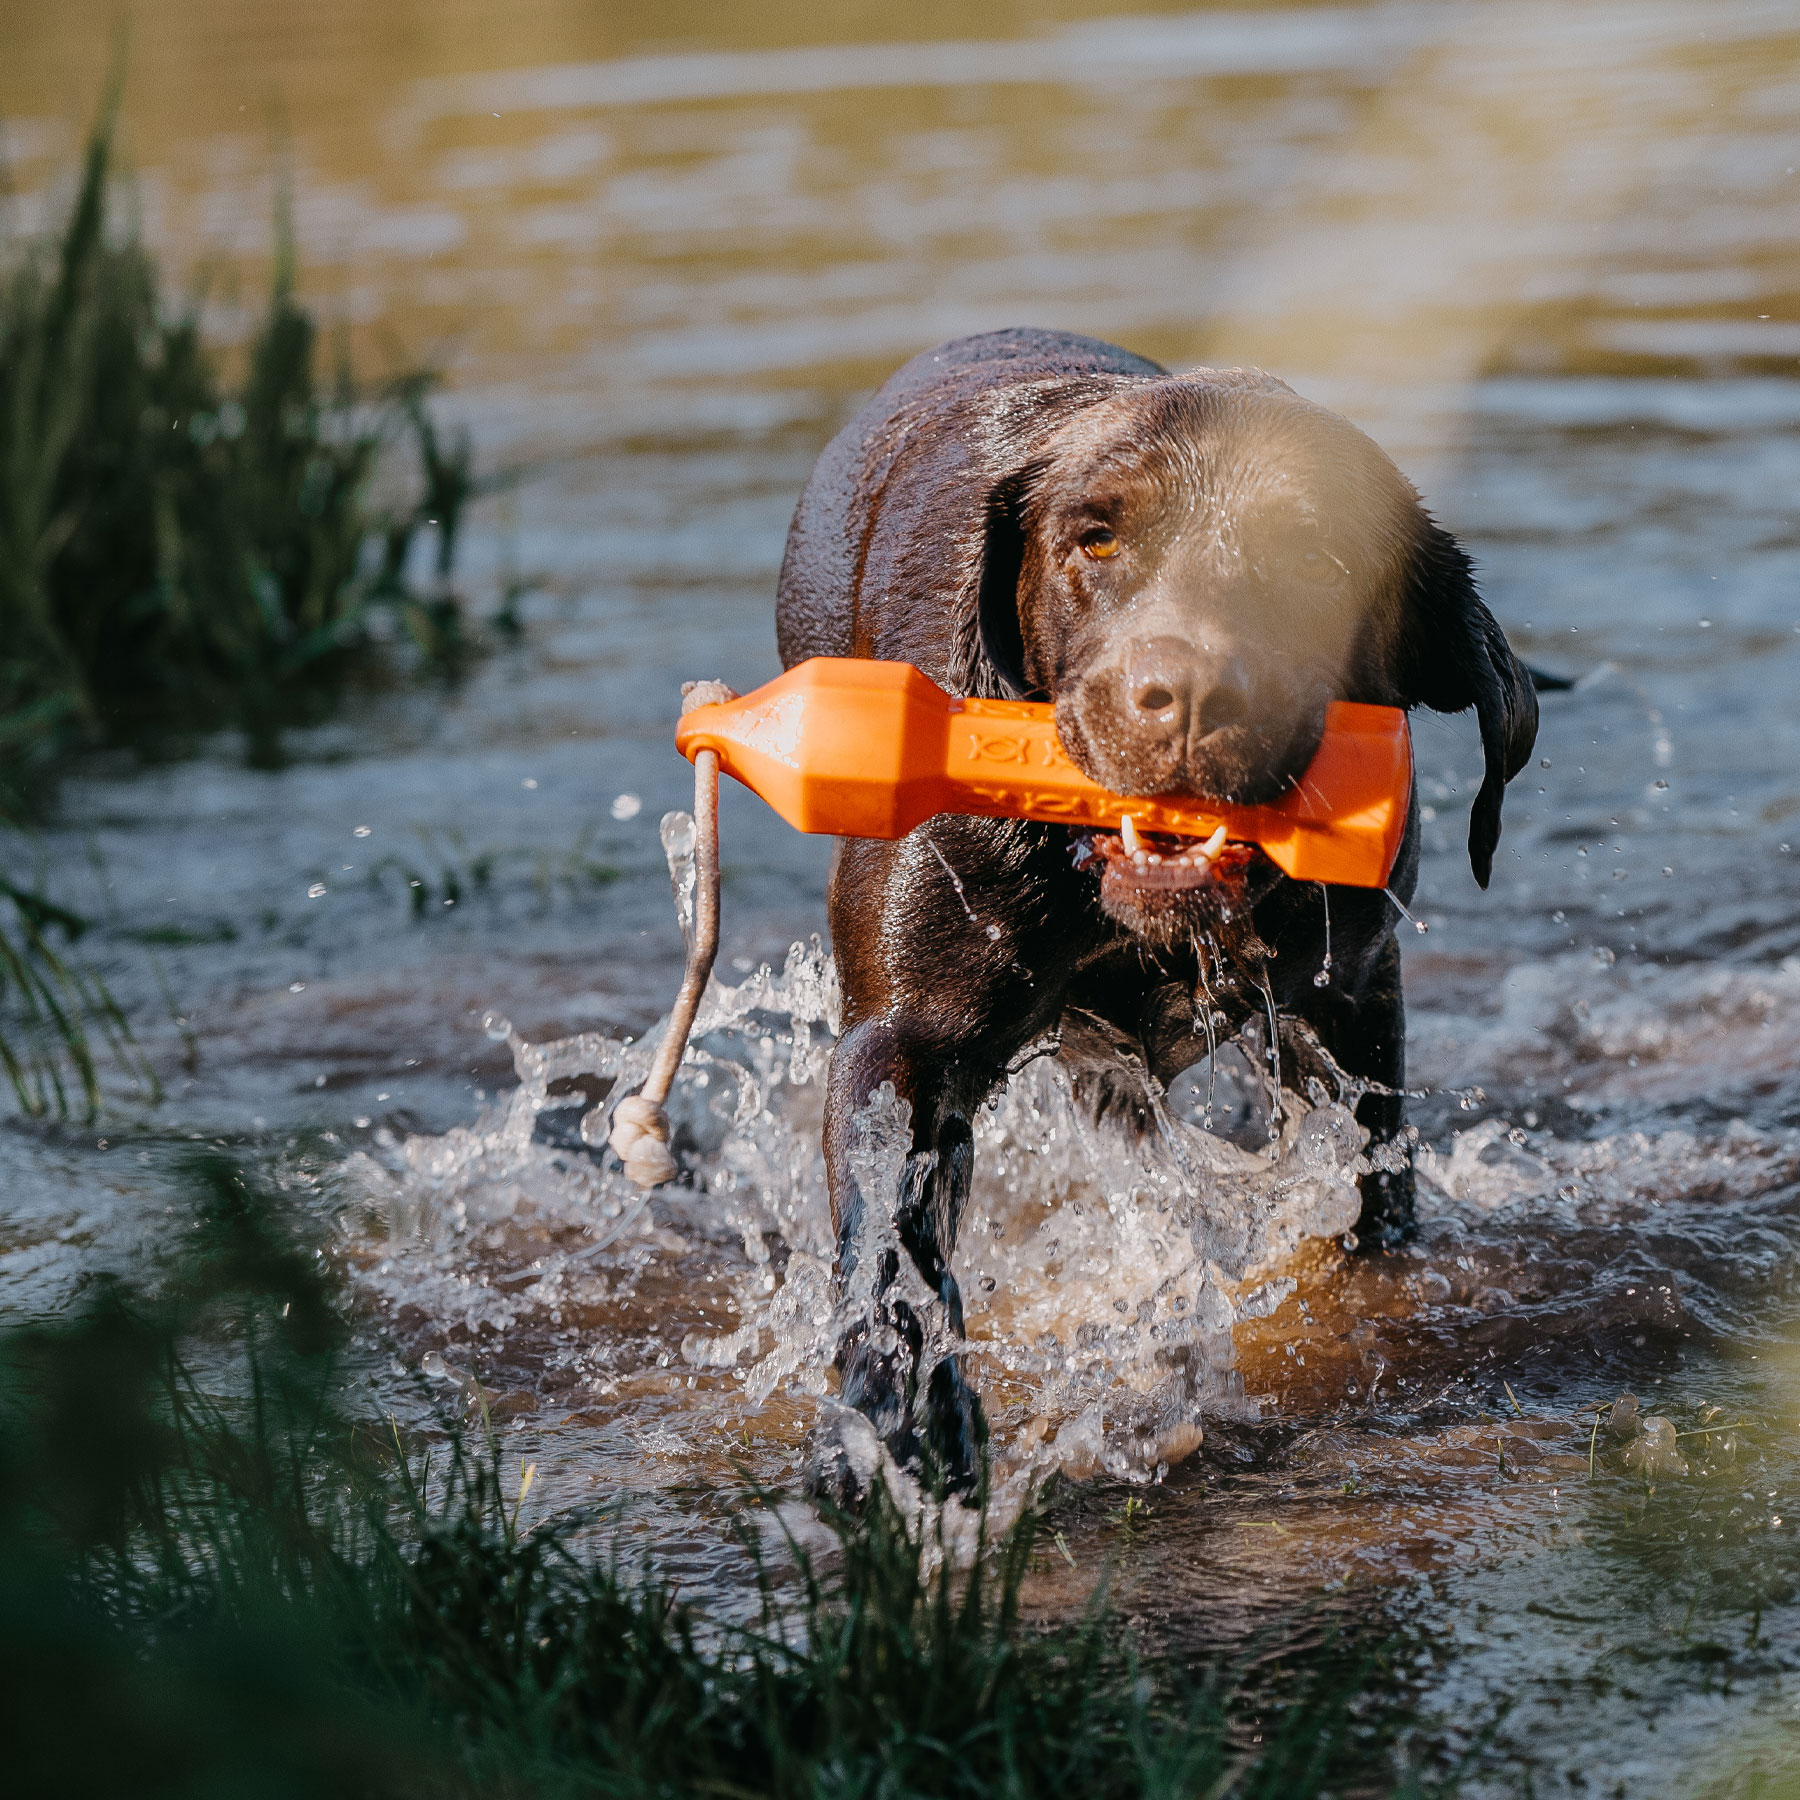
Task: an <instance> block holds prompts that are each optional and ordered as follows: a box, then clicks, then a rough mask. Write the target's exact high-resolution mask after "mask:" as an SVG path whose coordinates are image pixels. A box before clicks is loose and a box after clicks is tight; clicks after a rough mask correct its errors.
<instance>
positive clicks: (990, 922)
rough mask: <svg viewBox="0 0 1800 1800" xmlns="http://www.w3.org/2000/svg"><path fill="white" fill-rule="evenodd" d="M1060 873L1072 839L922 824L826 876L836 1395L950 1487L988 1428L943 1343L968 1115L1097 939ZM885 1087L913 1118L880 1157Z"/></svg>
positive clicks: (856, 851) (950, 1340)
mask: <svg viewBox="0 0 1800 1800" xmlns="http://www.w3.org/2000/svg"><path fill="white" fill-rule="evenodd" d="M1073 879H1074V878H1073V873H1072V871H1071V870H1070V867H1069V859H1068V850H1067V845H1066V842H1064V841H1062V840H1061V839H1060V838H1059V837H1058V836H1056V835H1053V834H1052V833H1051V831H1049V830H1048V829H1047V828H1044V827H1040V826H1019V825H1016V824H1002V823H999V822H997V821H993V820H985V819H968V818H941V819H935V820H933V821H932V822H931V823H930V824H929V825H926V826H923V827H921V828H920V829H919V830H918V831H916V832H914V833H913V834H912V835H911V836H910V837H908V838H906V839H904V840H902V841H900V842H898V843H870V842H866V841H859V840H849V841H846V842H845V844H844V845H843V847H842V850H841V851H840V854H839V858H838V864H837V867H836V869H835V871H834V873H833V878H832V892H831V923H832V938H833V943H834V946H835V949H836V952H837V961H838V974H839V978H840V980H841V981H842V983H843V989H844V1013H845V1020H846V1025H847V1029H846V1031H845V1033H844V1036H843V1038H842V1039H841V1040H840V1041H839V1043H838V1046H837V1050H836V1052H835V1053H834V1055H833V1057H832V1064H831V1076H830V1081H829V1083H828V1086H827V1092H826V1107H825V1168H826V1176H827V1180H828V1182H829V1185H830V1190H831V1208H832V1223H833V1225H834V1227H835V1229H836V1233H837V1252H838V1279H839V1285H840V1289H841V1292H842V1295H843V1298H844V1300H845V1302H846V1309H845V1324H844V1334H843V1337H842V1340H841V1342H840V1345H839V1347H838V1351H837V1358H836V1360H837V1365H838V1369H839V1372H840V1375H841V1377H842V1390H841V1391H842V1395H843V1398H844V1399H845V1400H846V1401H847V1402H848V1403H849V1404H850V1405H851V1406H853V1407H855V1408H856V1409H857V1410H858V1411H859V1412H860V1413H862V1414H863V1416H864V1417H865V1418H867V1419H868V1420H869V1421H870V1423H871V1424H872V1425H873V1426H874V1428H875V1432H876V1434H877V1435H878V1436H879V1437H880V1438H881V1440H882V1442H883V1443H884V1444H885V1445H886V1447H887V1449H888V1451H889V1452H890V1453H891V1454H892V1456H893V1457H894V1459H895V1460H896V1461H897V1462H899V1463H900V1464H901V1465H903V1466H906V1465H911V1466H913V1467H914V1468H922V1469H923V1470H924V1472H925V1473H926V1474H927V1475H928V1476H929V1477H931V1478H933V1479H935V1480H939V1481H942V1482H943V1483H944V1484H945V1485H947V1486H948V1487H950V1488H951V1489H954V1490H958V1491H962V1492H967V1491H968V1490H970V1489H971V1488H972V1487H973V1486H974V1484H975V1482H976V1480H977V1478H978V1476H979V1471H980V1464H981V1445H982V1440H983V1435H984V1426H983V1423H982V1417H981V1407H980V1404H979V1402H978V1400H977V1399H976V1397H975V1395H974V1393H973V1391H972V1390H971V1389H970V1387H969V1384H968V1380H967V1377H966V1374H965V1371H964V1367H963V1358H962V1356H961V1355H960V1353H959V1352H958V1351H957V1350H956V1348H955V1347H954V1346H955V1345H956V1344H958V1343H959V1342H960V1340H961V1337H962V1329H963V1317H962V1296H961V1294H960V1293H959V1292H958V1289H957V1285H956V1278H955V1276H954V1275H953V1274H952V1272H951V1267H950V1261H951V1256H952V1254H953V1253H954V1251H955V1248H956V1233H957V1227H958V1226H959V1225H960V1224H961V1222H962V1214H963V1208H964V1206H965V1204H966V1203H967V1200H968V1196H969V1182H970V1176H971V1173H972V1169H973V1161H974V1154H973V1153H974V1141H973V1133H972V1131H971V1129H970V1122H971V1120H972V1119H973V1117H974V1114H975V1108H976V1107H977V1106H979V1105H980V1103H981V1101H982V1100H983V1099H984V1098H986V1096H987V1095H988V1094H990V1093H991V1092H992V1091H993V1090H994V1089H995V1088H996V1087H997V1086H998V1085H999V1084H1000V1083H1001V1082H1002V1081H1003V1080H1004V1079H1005V1074H1006V1068H1007V1064H1008V1062H1009V1060H1010V1059H1011V1057H1012V1056H1013V1055H1014V1054H1015V1053H1016V1051H1017V1050H1018V1049H1019V1047H1020V1046H1021V1045H1023V1044H1025V1043H1027V1042H1029V1041H1030V1040H1031V1039H1032V1038H1034V1037H1036V1036H1039V1035H1041V1034H1042V1033H1043V1032H1044V1031H1045V1030H1046V1029H1047V1027H1049V1026H1051V1025H1053V1024H1054V1023H1055V1021H1056V1020H1057V1019H1058V1018H1059V1017H1060V1016H1061V1011H1062V997H1063V992H1064V989H1065V987H1066V984H1067V975H1068V970H1069V969H1070V967H1072V966H1073V963H1074V961H1075V959H1076V958H1077V957H1078V956H1079V954H1080V952H1081V950H1082V948H1083V945H1084V944H1085V942H1086V939H1087V937H1088V936H1090V935H1092V932H1093V929H1094V927H1093V925H1092V924H1091V923H1090V922H1089V921H1087V920H1086V919H1085V917H1084V915H1083V914H1082V913H1081V912H1080V911H1079V910H1077V909H1076V908H1073V907H1070V906H1069V905H1067V904H1066V902H1065V903H1064V904H1060V905H1059V904H1058V903H1057V900H1058V891H1059V890H1060V889H1066V888H1068V887H1069V886H1070V885H1071V884H1072V882H1073ZM884 1086H887V1087H891V1089H892V1092H893V1096H894V1099H895V1100H896V1101H900V1102H904V1104H905V1106H906V1107H907V1109H908V1112H909V1136H908V1137H907V1139H906V1140H905V1142H904V1143H903V1144H901V1145H899V1146H897V1147H896V1146H891V1145H890V1146H889V1153H886V1154H877V1153H875V1152H876V1150H877V1149H878V1148H879V1145H878V1142H877V1140H879V1141H880V1143H881V1144H887V1143H888V1140H889V1139H891V1136H892V1133H893V1130H894V1126H893V1124H892V1123H891V1120H892V1114H891V1112H890V1113H889V1114H888V1115H887V1117H888V1119H889V1121H890V1122H889V1123H887V1124H886V1125H884V1124H883V1104H882V1090H883V1088H884ZM884 1131H885V1132H886V1133H887V1138H883V1135H882V1134H883V1132H884ZM826 1480H827V1484H828V1485H836V1481H835V1478H833V1477H831V1476H830V1475H829V1474H827V1476H826Z"/></svg>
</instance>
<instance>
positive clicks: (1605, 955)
mask: <svg viewBox="0 0 1800 1800" xmlns="http://www.w3.org/2000/svg"><path fill="white" fill-rule="evenodd" d="M1618 960H1619V959H1618V958H1617V957H1616V956H1615V955H1614V954H1613V953H1612V951H1611V950H1609V949H1608V948H1607V946H1606V945H1605V944H1596V945H1595V946H1594V961H1595V962H1596V963H1597V964H1599V966H1600V967H1601V968H1603V969H1610V968H1611V967H1612V966H1613V964H1614V963H1616V962H1617V961H1618Z"/></svg>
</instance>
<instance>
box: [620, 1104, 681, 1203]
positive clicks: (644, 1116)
mask: <svg viewBox="0 0 1800 1800" xmlns="http://www.w3.org/2000/svg"><path fill="white" fill-rule="evenodd" d="M607 1141H608V1142H609V1143H610V1144H611V1145H612V1147H613V1150H614V1151H615V1153H616V1154H617V1155H618V1158H619V1160H620V1161H621V1162H622V1163H623V1164H624V1165H625V1175H626V1178H627V1179H628V1180H629V1181H630V1182H631V1183H632V1185H633V1186H634V1187H641V1188H653V1187H661V1186H662V1184H663V1183H664V1182H665V1181H673V1180H674V1179H675V1177H676V1176H677V1175H679V1174H680V1173H681V1165H680V1164H679V1163H678V1162H677V1161H676V1160H675V1157H674V1154H673V1153H672V1152H671V1151H670V1149H669V1115H668V1113H667V1112H666V1111H665V1110H664V1109H663V1108H662V1107H660V1106H658V1105H657V1103H656V1102H655V1101H654V1100H651V1099H648V1098H647V1097H646V1096H645V1095H643V1094H628V1095H627V1096H626V1097H625V1098H624V1099H623V1100H621V1101H620V1102H619V1104H618V1105H617V1106H616V1107H615V1108H614V1109H613V1119H612V1135H611V1136H610V1137H609V1138H608V1140H607Z"/></svg>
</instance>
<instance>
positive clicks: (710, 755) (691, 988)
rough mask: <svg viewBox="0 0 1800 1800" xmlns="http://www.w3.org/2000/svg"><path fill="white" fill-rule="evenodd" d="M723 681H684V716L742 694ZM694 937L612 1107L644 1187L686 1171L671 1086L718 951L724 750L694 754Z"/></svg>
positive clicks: (615, 1134)
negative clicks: (663, 1011) (638, 1076)
mask: <svg viewBox="0 0 1800 1800" xmlns="http://www.w3.org/2000/svg"><path fill="white" fill-rule="evenodd" d="M736 698H737V695H736V694H734V693H733V692H732V691H731V689H730V688H728V687H727V686H726V685H725V684H724V682H722V681H689V682H684V683H683V684H682V689H681V711H682V714H683V716H684V717H685V716H686V715H687V714H688V713H691V712H692V711H693V710H694V708H695V707H697V706H715V705H718V704H720V703H722V702H724V701H727V700H735V699H736ZM694 875H695V881H694V941H693V943H692V944H691V945H690V946H689V948H688V958H687V967H686V969H685V970H684V971H683V973H682V977H681V991H680V992H679V993H678V994H677V995H676V996H675V1004H674V1006H673V1007H672V1008H671V1009H670V1012H669V1028H668V1030H667V1031H665V1032H664V1033H663V1037H662V1042H661V1043H660V1044H658V1045H657V1047H656V1056H655V1059H654V1060H653V1061H652V1062H651V1064H650V1073H649V1075H648V1076H646V1077H645V1080H644V1085H643V1086H642V1087H641V1088H639V1089H638V1091H637V1092H636V1093H635V1094H627V1095H626V1097H625V1098H624V1099H623V1100H621V1101H620V1102H619V1104H618V1105H617V1106H615V1107H614V1108H613V1116H612V1134H611V1136H610V1138H609V1139H608V1142H609V1143H611V1145H612V1147H613V1149H614V1150H615V1151H616V1152H617V1153H618V1156H619V1160H620V1161H621V1162H622V1163H624V1165H625V1173H626V1175H627V1176H628V1177H629V1178H630V1179H631V1181H632V1182H633V1183H634V1184H635V1185H636V1186H638V1187H641V1188H653V1187H660V1186H661V1185H662V1183H663V1182H665V1181H672V1180H673V1179H674V1178H675V1176H676V1175H678V1174H679V1173H680V1172H681V1165H680V1164H679V1163H677V1162H676V1160H675V1153H674V1152H673V1151H672V1150H671V1149H670V1148H669V1114H668V1111H667V1101H668V1098H669V1089H670V1088H672V1087H673V1086H674V1085H675V1071H676V1070H677V1069H679V1068H680V1067H681V1059H682V1056H683V1055H684V1054H685V1053H686V1051H687V1041H688V1034H689V1032H691V1031H692V1030H693V1029H694V1017H695V1015H696V1014H697V1013H698V1012H699V1010H700V1000H701V997H702V996H703V995H704V994H705V992H706V984H707V982H708V981H709V980H710V979H711V977H712V966H713V958H714V957H716V956H717V955H718V953H719V753H718V752H717V751H716V750H702V751H700V752H699V753H698V754H697V755H696V756H695V758H694Z"/></svg>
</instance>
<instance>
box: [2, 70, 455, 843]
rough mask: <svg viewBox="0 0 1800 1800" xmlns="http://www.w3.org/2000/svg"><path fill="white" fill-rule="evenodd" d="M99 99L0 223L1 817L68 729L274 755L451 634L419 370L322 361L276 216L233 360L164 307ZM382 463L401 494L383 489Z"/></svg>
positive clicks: (448, 494) (449, 488)
mask: <svg viewBox="0 0 1800 1800" xmlns="http://www.w3.org/2000/svg"><path fill="white" fill-rule="evenodd" d="M113 116H114V108H113V107H112V106H111V105H109V106H108V107H107V108H106V109H105V111H104V112H103V114H102V118H101V121H100V123H99V124H98V125H97V126H96V128H95V129H94V131H93V133H92V134H91V136H90V139H89V141H88V144H87V146H86V151H85V155H84V157H83V161H82V165H81V175H80V180H79V183H78V185H77V188H76V191H75V194H74V198H73V200H72V202H71V204H70V206H69V210H68V213H67V217H66V219H65V221H64V222H63V224H62V226H61V228H60V230H58V231H54V232H49V233H45V234H42V235H37V236H25V235H22V234H19V233H17V232H15V233H13V234H12V235H11V236H10V237H8V236H7V235H6V234H5V232H4V230H3V228H0V817H4V816H5V815H6V814H7V813H9V812H10V813H11V814H12V815H13V816H15V817H16V816H20V815H28V814H30V813H32V812H34V811H37V810H41V808H42V806H43V804H44V803H45V800H46V797H47V795H48V793H49V792H50V790H51V785H52V783H53V779H54V776H55V773H56V771H57V769H58V768H59V766H61V764H62V763H63V762H64V760H65V759H66V758H67V756H68V755H69V753H70V752H71V751H74V750H77V749H80V748H83V747H88V746H95V745H112V746H119V745H127V746H133V747H136V748H139V749H150V750H157V749H166V748H168V747H169V746H170V745H171V744H173V743H175V742H178V741H179V740H181V739H183V738H186V737H191V736H192V735H193V734H196V733H202V732H209V731H213V730H217V729H219V728H221V727H236V728H237V729H238V730H240V731H241V732H242V733H243V734H244V738H245V740H246V742H247V745H248V749H249V754H250V757H251V759H252V760H253V761H254V762H257V763H262V764H267V763H271V762H273V761H275V760H277V758H278V757H279V754H280V743H281V734H282V732H283V731H284V730H285V729H287V728H289V727H291V726H295V725H301V724H306V723H309V722H312V721H315V720H317V719H319V718H321V717H323V716H325V715H326V714H328V713H329V712H330V710H331V709H332V707H333V706H335V705H336V704H337V703H338V701H339V700H340V699H341V697H342V695H343V693H344V692H345V690H346V688H347V687H348V686H349V685H350V684H351V683H352V682H354V681H357V680H366V679H370V678H372V677H374V676H376V675H378V674H380V673H381V672H382V671H383V670H384V669H387V668H391V666H392V663H393V660H394V659H393V657H392V655H391V653H390V652H389V651H388V650H387V649H386V647H385V646H386V642H387V641H388V640H392V641H394V642H404V641H406V640H408V639H410V641H411V643H412V644H413V646H414V647H415V660H422V661H424V662H426V663H429V664H430V665H432V666H434V667H436V668H440V669H442V668H453V667H454V666H455V665H456V664H457V662H458V660H459V658H460V657H461V656H463V655H464V654H465V653H466V651H467V649H468V640H467V636H466V634H465V632H464V631H463V628H462V615H461V609H460V607H459V605H458V603H457V599H456V595H455V590H454V587H453V585H452V576H453V570H454V563H455V556H456V545H457V533H458V528H459V526H460V523H461V520H462V516H463V511H464V507H465V505H466V503H467V501H468V500H469V498H470V497H471V495H472V493H473V492H474V490H475V483H474V480H473V477H472V473H471V456H470V447H469V444H468V441H467V439H466V437H464V436H462V435H460V434H447V433H445V432H444V431H443V430H442V429H441V428H440V426H439V425H438V423H437V422H436V421H435V420H434V419H433V417H432V415H431V412H430V409H429V406H428V404H427V394H428V390H429V387H430V381H429V379H428V377H426V376H425V375H424V374H422V373H418V372H414V373H412V374H408V375H406V376H403V377H401V378H399V379H397V380H394V381H391V382H388V383H386V384H385V385H383V386H381V387H379V388H365V387H363V386H361V385H359V383H358V382H357V380H356V379H355V377H354V376H353V374H352V373H351V371H350V368H349V364H348V362H347V360H345V359H344V358H341V357H340V358H338V359H336V363H335V366H334V367H331V368H329V369H328V368H327V367H326V363H327V358H326V356H325V354H324V352H323V349H322V346H321V333H320V329H319V326H318V323H317V321H316V319H315V318H314V317H313V315H312V314H311V313H310V312H309V311H308V309H307V308H306V307H305V306H304V305H303V304H302V302H301V301H300V299H299V298H298V296H297V294H296V291H295V281H294V257H293V252H292V245H291V234H290V233H289V232H288V231H287V230H286V228H285V226H284V225H283V224H282V223H281V221H280V220H279V219H278V220H277V244H278V254H277V259H276V270H275V276H274V281H273V285H272V288H271V291H270V294H269V297H268V303H267V306H266V308H265V309H264V311H263V315H262V318H261V321H260V324H259V325H258V327H257V329H256V331H255V333H254V335H253V338H252V340H251V342H250V344H249V346H248V348H247V351H246V352H245V353H243V354H242V355H241V356H234V357H232V358H231V359H230V372H229V373H228V372H227V367H226V359H225V358H224V357H223V356H222V355H220V354H219V353H217V352H216V351H215V349H214V348H213V347H212V346H209V345H208V343H207V342H206V341H205V340H204V338H203V335H202V330H201V323H200V308H199V306H198V304H197V303H190V304H188V305H185V306H175V305H173V304H171V302H170V301H169V299H168V296H167V295H166V293H165V290H164V285H163V283H162V281H161V278H160V275H159V271H158V268H157V265H156V262H155V260H154V258H153V257H152V255H151V253H150V251H149V250H148V249H147V248H146V247H145V246H144V245H143V244H142V243H141V242H140V241H138V240H137V239H136V238H135V237H134V236H131V235H120V231H119V219H120V213H121V209H120V207H119V206H118V205H116V204H115V200H114V190H115V188H116V187H117V185H118V184H117V181H116V179H115V176H114V170H113V124H112V120H113ZM378 476H379V477H381V480H382V482H383V483H385V484H386V485H388V486H389V487H390V488H391V487H393V486H394V485H396V484H405V483H410V492H408V493H407V494H405V495H404V496H403V497H402V498H401V499H399V500H397V501H392V502H380V501H378V500H377V499H376V498H375V497H374V496H375V494H376V489H377V486H378V481H377V477H378ZM432 532H435V544H434V545H431V546H429V547H427V546H424V545H421V546H420V553H419V554H418V555H417V556H415V549H414V546H415V540H416V539H418V538H419V537H420V535H421V534H422V533H432ZM415 565H423V566H422V567H419V566H415Z"/></svg>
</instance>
